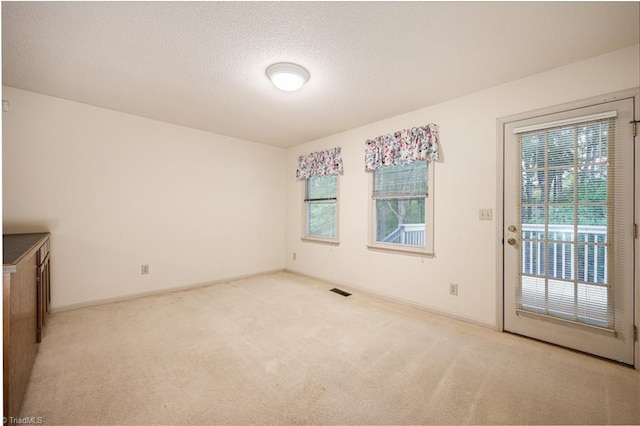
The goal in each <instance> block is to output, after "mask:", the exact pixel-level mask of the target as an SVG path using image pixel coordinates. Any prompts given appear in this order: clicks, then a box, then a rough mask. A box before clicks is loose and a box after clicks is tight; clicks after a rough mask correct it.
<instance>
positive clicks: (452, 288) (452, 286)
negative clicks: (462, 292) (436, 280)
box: [449, 283, 458, 296]
mask: <svg viewBox="0 0 640 426" xmlns="http://www.w3.org/2000/svg"><path fill="white" fill-rule="evenodd" d="M449 294H450V295H452V296H457V295H458V284H455V283H451V284H449Z"/></svg>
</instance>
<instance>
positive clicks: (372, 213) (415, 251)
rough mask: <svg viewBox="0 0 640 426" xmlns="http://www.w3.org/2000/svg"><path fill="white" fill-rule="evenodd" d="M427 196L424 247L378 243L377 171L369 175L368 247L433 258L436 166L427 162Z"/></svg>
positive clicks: (431, 162)
mask: <svg viewBox="0 0 640 426" xmlns="http://www.w3.org/2000/svg"><path fill="white" fill-rule="evenodd" d="M427 163H428V165H427V195H426V197H425V207H424V212H425V216H426V218H425V222H424V228H425V229H424V233H425V235H424V247H420V246H413V245H407V244H396V243H381V242H379V241H376V224H377V217H376V202H375V199H374V198H373V189H374V178H375V171H373V172H371V173H369V174H370V175H371V176H370V177H369V241H368V244H367V247H368V248H369V249H371V250H377V251H383V252H389V253H398V254H410V255H417V256H425V257H433V255H434V254H435V253H434V236H433V231H434V220H433V219H434V217H433V216H434V203H433V200H434V194H435V191H434V188H435V185H434V182H435V180H434V170H433V169H434V168H435V167H434V164H435V162H433V161H428V162H427Z"/></svg>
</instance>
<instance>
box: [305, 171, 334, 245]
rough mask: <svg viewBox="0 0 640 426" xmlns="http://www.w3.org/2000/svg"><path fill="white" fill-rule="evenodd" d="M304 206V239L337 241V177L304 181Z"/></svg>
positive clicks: (323, 177) (320, 177) (313, 177)
mask: <svg viewBox="0 0 640 426" xmlns="http://www.w3.org/2000/svg"><path fill="white" fill-rule="evenodd" d="M304 204H305V221H304V222H305V232H304V237H305V238H308V239H317V240H326V241H337V235H338V229H337V228H338V225H337V223H338V220H337V218H338V176H337V175H328V176H312V177H310V178H308V179H306V180H305V196H304Z"/></svg>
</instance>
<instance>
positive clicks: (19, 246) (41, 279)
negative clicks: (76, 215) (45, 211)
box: [2, 233, 51, 418]
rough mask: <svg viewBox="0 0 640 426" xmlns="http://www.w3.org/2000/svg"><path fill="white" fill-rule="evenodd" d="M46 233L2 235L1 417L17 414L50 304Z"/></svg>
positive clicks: (15, 415)
mask: <svg viewBox="0 0 640 426" xmlns="http://www.w3.org/2000/svg"><path fill="white" fill-rule="evenodd" d="M49 240H50V234H49V233H38V234H9V235H3V238H2V243H3V271H2V272H3V274H2V304H3V318H2V327H3V354H4V363H3V373H4V383H3V387H4V401H3V402H4V416H5V418H6V417H10V416H12V417H17V416H18V415H19V413H20V406H21V405H22V399H23V397H24V392H25V390H26V388H27V383H28V382H29V378H30V376H31V368H32V367H33V362H34V360H35V357H36V353H37V351H38V343H39V342H40V341H41V340H42V337H43V334H44V329H45V326H46V324H47V316H48V314H49V310H50V306H51V280H50V266H49V265H50V254H49Z"/></svg>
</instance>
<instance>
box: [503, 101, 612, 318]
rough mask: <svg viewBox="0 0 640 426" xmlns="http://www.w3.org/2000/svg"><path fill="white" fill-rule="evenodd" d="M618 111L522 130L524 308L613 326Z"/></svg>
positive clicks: (519, 294)
mask: <svg viewBox="0 0 640 426" xmlns="http://www.w3.org/2000/svg"><path fill="white" fill-rule="evenodd" d="M614 117H615V112H611V113H603V114H597V115H591V116H585V117H577V118H573V119H571V120H565V121H562V122H552V123H546V124H542V125H536V126H530V127H525V128H519V129H514V133H516V134H517V143H518V152H519V159H518V160H519V161H518V162H519V164H520V168H519V172H518V173H519V176H518V179H517V181H519V183H520V184H519V188H518V189H517V191H518V194H519V195H518V196H519V200H520V202H519V203H518V205H519V211H518V215H519V217H520V223H521V243H520V245H519V247H518V250H519V258H520V259H521V262H522V264H521V268H520V279H519V280H518V282H519V286H518V288H517V289H516V307H517V309H521V310H525V311H529V312H534V313H538V314H543V315H549V316H553V317H556V318H559V319H564V320H569V321H574V322H580V323H584V324H588V325H592V326H597V327H604V328H613V325H614V308H613V297H612V292H613V291H614V286H613V285H612V283H613V279H612V276H613V275H612V273H613V266H614V261H615V259H614V258H613V256H612V254H613V251H612V243H613V235H614V234H613V227H614V225H615V222H616V212H615V209H614V208H613V206H614V203H613V199H614V197H615V188H616V170H614V164H615V162H614V161H613V158H614V157H615V152H614V150H613V146H614V145H613V143H612V142H613V138H614V137H615V118H614Z"/></svg>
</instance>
